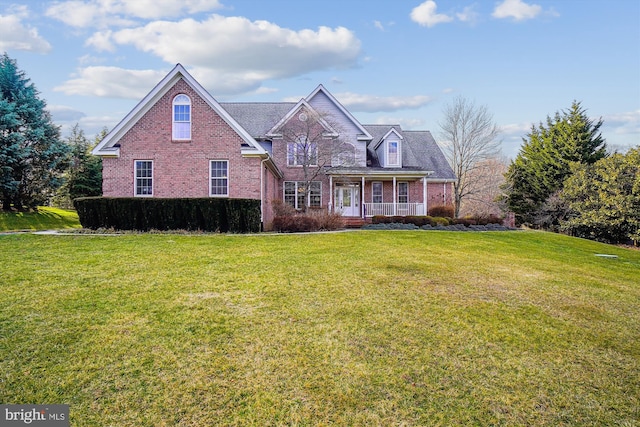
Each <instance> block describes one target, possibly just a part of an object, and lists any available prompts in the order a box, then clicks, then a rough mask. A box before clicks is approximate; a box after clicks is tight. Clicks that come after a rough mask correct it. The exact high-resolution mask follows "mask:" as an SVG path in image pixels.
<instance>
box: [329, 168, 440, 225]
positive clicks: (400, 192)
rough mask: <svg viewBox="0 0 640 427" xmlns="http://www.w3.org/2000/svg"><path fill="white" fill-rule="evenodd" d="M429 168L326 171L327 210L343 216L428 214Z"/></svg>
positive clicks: (366, 216) (366, 217)
mask: <svg viewBox="0 0 640 427" xmlns="http://www.w3.org/2000/svg"><path fill="white" fill-rule="evenodd" d="M429 174H430V172H428V171H398V170H395V171H386V170H382V171H381V170H377V171H375V173H365V174H363V173H362V172H360V173H359V174H356V173H352V174H349V173H344V172H343V173H341V174H338V173H334V174H329V189H330V190H329V198H330V200H329V203H328V206H329V210H330V211H331V212H338V213H341V214H342V215H343V216H344V217H345V218H362V219H368V218H371V217H373V216H416V215H426V214H427V208H428V206H427V200H428V198H427V176H428V175H429Z"/></svg>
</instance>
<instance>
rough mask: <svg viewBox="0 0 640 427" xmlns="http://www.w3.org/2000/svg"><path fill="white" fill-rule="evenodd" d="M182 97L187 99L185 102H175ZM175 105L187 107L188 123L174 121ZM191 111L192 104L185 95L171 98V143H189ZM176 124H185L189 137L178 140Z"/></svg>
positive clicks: (181, 94)
mask: <svg viewBox="0 0 640 427" xmlns="http://www.w3.org/2000/svg"><path fill="white" fill-rule="evenodd" d="M181 97H184V98H186V99H187V102H176V100H177V99H178V98H181ZM177 105H187V106H188V107H189V120H188V121H176V106H177ZM192 113H193V109H192V102H191V98H190V97H189V95H187V94H186V93H179V94H177V95H176V96H174V97H173V100H172V101H171V140H172V141H191V129H192V126H191V125H192V123H193V122H192V117H193V114H192ZM176 123H180V124H184V123H187V124H188V125H189V136H188V137H186V138H179V137H177V136H176Z"/></svg>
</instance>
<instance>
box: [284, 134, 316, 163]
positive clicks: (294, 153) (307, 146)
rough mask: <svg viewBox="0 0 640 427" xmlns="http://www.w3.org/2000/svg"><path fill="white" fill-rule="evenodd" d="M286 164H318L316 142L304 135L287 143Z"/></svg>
mask: <svg viewBox="0 0 640 427" xmlns="http://www.w3.org/2000/svg"><path fill="white" fill-rule="evenodd" d="M287 166H318V144H316V143H315V142H309V141H308V140H307V139H306V138H305V137H301V138H299V139H298V141H297V142H290V143H288V144H287Z"/></svg>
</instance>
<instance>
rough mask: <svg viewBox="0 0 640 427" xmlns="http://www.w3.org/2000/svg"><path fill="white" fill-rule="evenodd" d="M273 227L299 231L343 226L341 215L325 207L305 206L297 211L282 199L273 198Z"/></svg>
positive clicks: (333, 228) (331, 228) (326, 229)
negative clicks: (303, 210) (302, 210)
mask: <svg viewBox="0 0 640 427" xmlns="http://www.w3.org/2000/svg"><path fill="white" fill-rule="evenodd" d="M272 204H273V213H274V215H275V217H274V219H273V224H272V226H273V229H274V230H275V231H278V232H281V233H301V232H309V231H331V230H339V229H341V228H344V218H343V217H342V215H340V214H338V213H335V212H329V211H328V210H327V209H317V208H307V210H306V211H305V212H299V211H297V210H296V209H295V208H294V207H293V206H291V205H288V204H286V203H284V202H283V201H282V200H273V201H272Z"/></svg>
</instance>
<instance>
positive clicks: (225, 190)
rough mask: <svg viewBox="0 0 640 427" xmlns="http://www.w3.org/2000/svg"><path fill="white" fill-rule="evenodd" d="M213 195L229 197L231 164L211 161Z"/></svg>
mask: <svg viewBox="0 0 640 427" xmlns="http://www.w3.org/2000/svg"><path fill="white" fill-rule="evenodd" d="M211 195H212V196H218V197H225V196H228V195H229V162H228V161H227V160H211Z"/></svg>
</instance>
